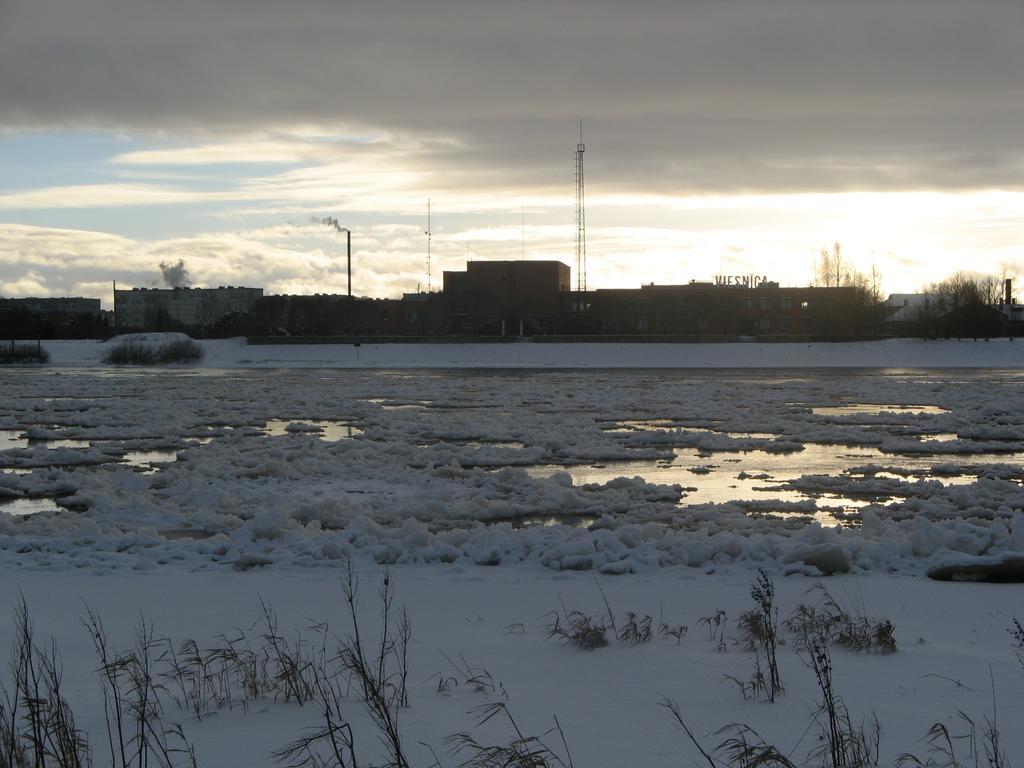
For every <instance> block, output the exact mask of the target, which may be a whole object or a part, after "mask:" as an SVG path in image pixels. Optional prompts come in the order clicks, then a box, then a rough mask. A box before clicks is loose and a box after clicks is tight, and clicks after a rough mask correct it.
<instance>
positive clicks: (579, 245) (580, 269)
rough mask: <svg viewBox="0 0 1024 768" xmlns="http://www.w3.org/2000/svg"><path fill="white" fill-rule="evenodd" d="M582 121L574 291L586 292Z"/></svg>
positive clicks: (577, 169)
mask: <svg viewBox="0 0 1024 768" xmlns="http://www.w3.org/2000/svg"><path fill="white" fill-rule="evenodd" d="M584 149H585V147H584V145H583V121H582V120H580V140H579V143H578V144H577V145H576V174H575V176H576V291H577V293H582V292H583V291H585V290H587V212H586V206H585V204H584V203H585V200H584V190H583V151H584Z"/></svg>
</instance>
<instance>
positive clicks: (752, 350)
mask: <svg viewBox="0 0 1024 768" xmlns="http://www.w3.org/2000/svg"><path fill="white" fill-rule="evenodd" d="M200 343H201V345H202V347H203V350H204V353H205V354H204V356H203V360H202V361H201V362H200V363H198V366H200V367H205V368H384V369H401V368H556V369H557V368H1002V369H1016V368H1024V340H1021V341H1010V340H1008V339H993V340H992V341H923V340H919V339H890V340H886V341H864V342H849V343H846V342H839V343H804V344H759V343H754V342H751V343H735V344H657V343H637V344H612V343H609V344H603V343H599V344H547V343H541V342H524V343H514V344H440V343H439V344H362V345H361V346H359V347H356V346H353V345H350V344H293V345H289V344H281V345H253V346H249V345H247V344H246V343H245V340H244V339H213V340H206V341H202V342H200ZM110 344H111V342H106V343H103V342H95V341H50V342H47V343H46V344H45V347H46V349H47V351H48V352H49V353H50V362H51V365H55V366H95V365H99V364H100V363H101V361H102V358H103V354H104V352H105V351H106V350H107V349H108V348H109V346H110Z"/></svg>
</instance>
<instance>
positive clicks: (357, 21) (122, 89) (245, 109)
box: [0, 0, 1024, 197]
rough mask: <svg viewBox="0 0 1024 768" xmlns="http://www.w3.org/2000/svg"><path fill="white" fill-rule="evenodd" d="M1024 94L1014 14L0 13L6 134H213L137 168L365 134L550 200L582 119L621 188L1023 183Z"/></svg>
mask: <svg viewBox="0 0 1024 768" xmlns="http://www.w3.org/2000/svg"><path fill="white" fill-rule="evenodd" d="M1021 82H1024V6H1022V5H1021V4H1020V3H1019V2H1016V1H1015V0H982V1H981V2H978V3H965V2H962V1H961V0H905V1H904V2H899V3H893V2H891V0H859V1H858V2H839V1H838V0H825V1H823V2H822V1H820V0H777V1H775V2H770V3H768V2H763V1H762V0H738V1H737V2H729V3H721V2H712V1H711V0H686V1H685V2H676V3H669V2H665V1H664V0H637V1H636V2H631V3H620V2H613V1H612V0H554V1H553V2H541V1H540V0H524V2H516V3H478V2H471V0H438V2H432V3H416V2H411V1H409V0H406V1H405V2H396V1H395V0H372V1H371V0H353V1H352V2H346V3H344V4H336V3H327V2H324V1H323V0H295V2H289V3H287V4H282V3H279V2H273V1H272V0H217V2H209V0H178V1H177V2H174V3H166V2H158V0H89V2H79V1H78V0H4V2H2V3H0V130H5V129H6V130H11V129H38V128H53V127H71V128H86V127H94V128H104V129H110V130H126V131H130V132H132V133H133V135H138V134H140V133H146V134H149V135H153V136H163V137H172V138H180V137H182V136H186V135H190V136H194V137H196V138H198V139H199V140H198V141H196V142H195V146H193V147H186V148H182V149H175V148H169V149H168V148H164V149H153V150H141V151H140V152H137V153H136V152H130V153H125V154H124V155H123V156H122V157H121V158H120V163H121V164H124V165H127V164H132V165H138V164H151V163H162V164H168V165H171V164H174V165H202V164H210V163H227V162H230V163H239V162H241V163H245V162H250V161H253V162H255V160H251V159H252V158H256V157H261V158H262V160H260V162H272V163H290V162H300V163H301V162H308V156H307V154H306V152H307V150H311V151H314V152H315V150H316V149H317V148H316V147H315V146H309V147H301V146H299V145H298V144H295V143H291V142H286V143H285V144H282V145H279V144H277V143H276V142H275V140H274V139H273V138H270V139H266V138H264V139H251V140H250V144H249V146H244V145H241V144H238V145H235V146H234V147H226V146H221V145H219V144H218V142H217V140H216V137H218V136H226V135H245V136H254V135H257V136H258V135H260V134H261V133H262V132H269V133H270V134H273V132H274V131H278V130H290V129H291V127H293V126H304V127H305V133H306V134H307V135H306V141H307V144H310V145H315V144H316V143H318V141H319V140H320V139H319V138H317V136H318V134H322V133H327V134H334V133H337V132H338V129H339V127H341V126H344V127H346V129H347V127H348V126H362V127H363V130H365V131H366V132H367V133H368V134H369V135H371V136H375V135H378V134H379V135H384V136H404V137H435V138H441V139H443V140H444V141H446V142H448V143H447V144H446V145H442V144H432V145H430V146H428V147H426V148H425V149H424V150H423V151H422V154H419V155H416V154H415V153H413V152H411V151H409V150H408V147H407V145H406V143H405V142H400V143H401V144H402V146H403V147H404V150H405V152H406V155H405V156H404V157H403V158H402V164H401V165H402V169H403V172H409V173H413V174H420V175H422V174H423V173H424V171H423V169H424V167H429V168H430V169H431V170H432V171H433V174H432V175H431V176H430V178H429V180H430V181H431V182H434V183H437V184H441V185H445V184H447V185H450V186H452V187H454V186H463V185H466V184H467V181H468V186H470V187H474V188H480V187H483V186H486V185H485V184H484V182H485V181H486V182H487V184H489V185H490V187H491V188H492V189H493V188H503V189H508V190H514V194H522V193H523V192H524V191H528V190H533V191H535V192H541V193H543V192H544V191H546V190H550V189H553V188H560V187H561V185H563V184H564V183H566V178H567V177H568V176H570V175H571V166H570V162H571V160H570V157H569V153H570V151H571V149H572V147H573V146H574V144H575V120H576V118H577V117H579V116H582V117H584V118H585V121H586V122H585V131H586V133H585V139H586V141H587V142H588V155H587V161H588V169H589V173H590V176H589V178H591V179H593V181H594V183H595V184H596V185H599V186H602V187H603V188H604V189H605V190H606V191H609V192H611V191H620V190H627V191H630V192H641V191H642V192H657V193H663V194H668V195H681V194H691V193H694V192H715V193H723V192H724V193H733V192H737V191H744V190H747V191H749V190H756V191H763V192H777V191H826V190H850V189H975V188H992V187H1004V188H1019V187H1020V184H1021V178H1022V174H1021V170H1022V166H1021V158H1022V157H1024V135H1022V133H1021V131H1020V130H1019V126H1020V125H1021V124H1022V117H1024V98H1022V96H1024V93H1022V91H1021V86H1020V83H1021ZM591 152H592V153H591ZM328 162H329V163H330V162H331V159H330V158H329V160H328ZM424 191H425V189H424V188H420V189H418V190H417V192H418V193H419V196H421V197H422V196H423V192H424Z"/></svg>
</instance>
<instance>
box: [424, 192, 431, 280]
mask: <svg viewBox="0 0 1024 768" xmlns="http://www.w3.org/2000/svg"><path fill="white" fill-rule="evenodd" d="M423 234H425V235H426V236H427V293H430V240H431V238H432V237H433V235H432V234H431V231H430V198H429V197H428V198H427V231H426V232H424V233H423Z"/></svg>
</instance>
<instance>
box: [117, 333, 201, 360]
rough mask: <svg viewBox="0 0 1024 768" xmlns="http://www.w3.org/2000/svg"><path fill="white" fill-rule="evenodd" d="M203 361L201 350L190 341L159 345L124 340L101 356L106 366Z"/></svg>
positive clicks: (178, 340)
mask: <svg viewBox="0 0 1024 768" xmlns="http://www.w3.org/2000/svg"><path fill="white" fill-rule="evenodd" d="M202 359H203V348H202V347H201V346H200V345H199V344H197V343H196V342H195V341H193V340H192V339H177V340H174V341H165V342H161V343H157V344H154V343H151V342H145V341H134V340H126V341H122V342H119V343H118V344H116V345H115V346H113V347H111V348H110V349H108V350H107V351H106V353H105V354H104V355H103V362H104V363H107V364H108V365H171V364H175V363H196V362H199V361H200V360H202Z"/></svg>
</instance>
